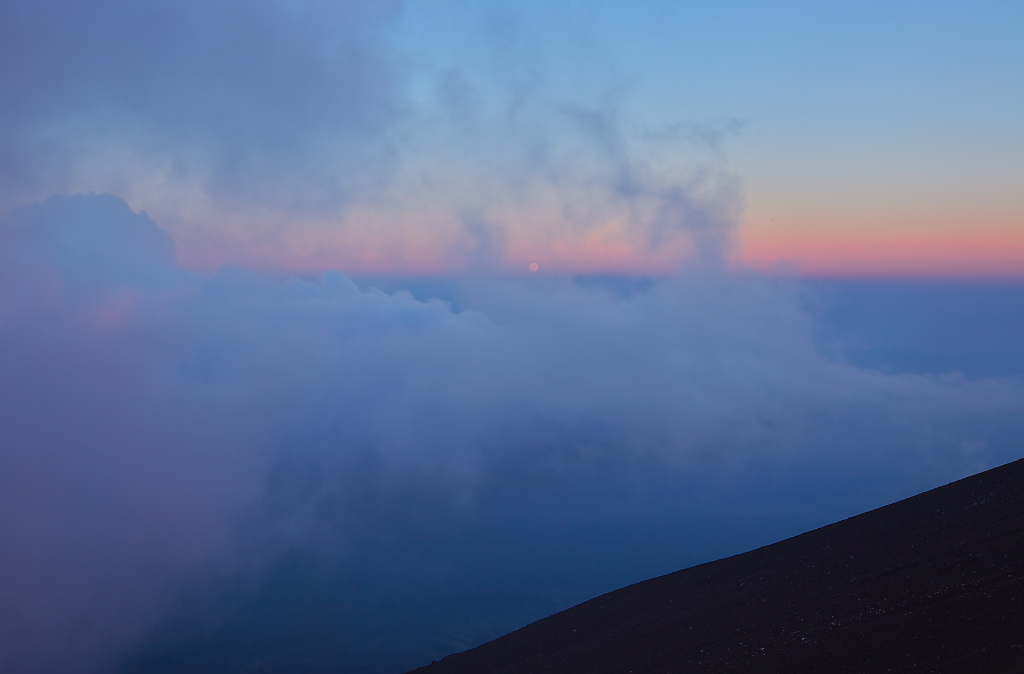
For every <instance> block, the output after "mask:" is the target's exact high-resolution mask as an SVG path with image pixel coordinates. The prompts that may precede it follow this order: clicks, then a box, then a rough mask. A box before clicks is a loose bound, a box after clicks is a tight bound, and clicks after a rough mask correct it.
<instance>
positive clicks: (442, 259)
mask: <svg viewBox="0 0 1024 674" xmlns="http://www.w3.org/2000/svg"><path fill="white" fill-rule="evenodd" d="M408 12H409V9H408V8H406V7H403V5H402V4H401V3H397V2H356V1H348V2H337V3H324V2H320V3H291V2H283V1H276V0H261V1H259V2H255V3H238V2H230V1H220V2H214V3H209V2H205V3H199V2H191V1H189V2H182V3H175V5H174V6H173V7H168V6H166V5H161V4H159V3H153V2H141V3H140V2H121V1H117V2H107V3H103V4H102V5H82V4H81V3H74V2H67V1H65V0H46V1H44V2H40V3H32V5H31V6H23V7H15V6H6V7H4V8H0V64H2V65H0V87H2V88H3V90H4V91H5V100H6V101H7V102H8V104H6V105H5V106H4V108H3V110H0V175H2V177H3V180H2V181H0V185H2V186H0V211H4V212H6V211H8V210H10V209H11V208H13V207H15V206H20V205H25V204H28V203H32V202H36V201H38V200H41V199H43V198H45V197H47V196H49V195H51V194H54V193H77V192H108V193H113V194H118V195H119V196H121V197H122V198H124V199H125V200H126V201H127V202H128V203H130V204H132V205H133V206H135V207H136V208H141V207H145V208H146V209H147V210H148V211H149V212H150V213H153V214H154V215H155V216H156V217H157V218H158V219H159V220H160V221H161V223H162V225H163V226H164V227H165V228H167V230H168V231H169V232H170V233H171V234H172V235H173V238H174V239H175V241H176V242H177V243H178V256H179V259H180V260H181V261H182V262H183V263H185V264H187V265H189V266H190V267H192V268H196V269H204V270H214V269H216V268H218V267H220V266H221V265H223V264H225V263H233V264H239V265H242V266H248V267H259V268H263V269H269V270H272V271H278V272H279V271H282V270H283V271H287V272H301V273H306V274H309V273H320V272H322V271H325V270H327V269H331V268H338V267H341V268H344V269H348V270H356V271H364V272H380V271H387V270H390V271H395V270H399V271H401V270H406V271H410V270H412V271H420V272H424V271H427V272H434V273H436V272H451V271H452V270H460V271H461V270H465V271H472V270H474V269H479V268H488V269H499V270H502V271H504V272H508V271H518V270H522V269H525V268H526V265H528V264H529V263H530V262H532V261H535V260H540V261H542V262H544V265H543V266H544V268H545V269H547V270H565V271H577V272H579V271H584V272H586V271H602V272H608V271H615V272H622V271H633V272H635V271H637V270H645V271H648V272H649V271H655V272H658V273H665V272H671V271H674V270H676V269H678V268H679V266H680V265H682V264H684V263H687V262H692V261H695V260H696V261H700V262H703V263H713V262H717V261H719V260H720V259H721V258H722V257H723V255H725V254H726V253H728V251H729V249H730V246H731V240H732V237H733V235H734V223H735V222H736V215H737V214H738V211H739V209H740V207H741V205H742V200H741V199H740V196H739V189H738V185H737V180H736V179H735V177H734V176H732V175H731V174H730V173H729V171H728V170H726V168H725V164H724V162H723V161H722V158H721V153H720V152H719V151H718V150H717V149H716V148H717V147H718V145H720V143H721V142H722V140H721V139H722V137H723V135H729V134H732V133H734V132H735V129H736V128H737V127H736V125H735V124H732V125H730V124H724V125H723V124H721V123H718V122H714V123H706V124H700V123H688V124H684V125H682V126H679V125H677V127H678V128H677V127H673V128H672V129H667V130H665V129H650V128H647V127H646V126H645V125H643V124H637V123H635V122H634V121H633V120H632V119H631V117H630V116H629V115H628V114H627V113H626V112H625V101H626V100H627V99H628V91H625V90H624V89H623V87H622V86H621V85H620V84H618V83H617V82H615V81H610V82H608V83H607V84H604V85H602V86H600V87H590V88H589V89H588V90H587V91H585V92H580V91H576V90H575V89H574V88H572V87H563V86H560V85H559V83H557V82H550V81H548V78H547V77H546V76H545V73H546V72H547V71H548V70H549V68H548V65H550V63H549V62H554V61H556V60H557V59H560V58H562V56H561V55H560V54H559V53H547V52H548V51H550V50H549V49H548V47H549V46H550V45H547V46H545V41H544V39H542V38H541V36H540V35H539V34H538V33H537V31H536V27H533V26H531V25H530V23H529V22H528V21H526V20H525V19H524V18H523V17H519V16H518V15H516V13H515V12H513V11H511V10H503V9H501V8H490V9H487V10H482V11H481V12H479V16H477V14H476V13H474V12H469V14H471V15H473V16H475V17H476V18H475V19H474V21H475V23H473V22H471V23H472V25H470V26H467V29H466V30H465V31H463V33H462V34H461V35H458V36H453V39H452V40H451V41H452V42H455V43H457V44H456V45H455V46H453V47H451V49H454V50H456V51H458V50H463V51H467V52H473V53H478V54H479V55H481V56H480V57H479V58H476V59H472V58H466V59H461V60H459V59H457V60H456V61H455V62H452V61H451V59H449V58H447V57H446V56H445V54H444V51H445V50H444V49H442V48H440V47H438V46H437V45H433V46H431V45H424V44H421V43H420V42H417V40H416V39H415V35H416V32H417V30H422V28H420V29H417V28H415V27H409V26H408V25H406V24H407V22H408V17H407V14H408ZM446 34H447V33H446ZM590 89H594V90H595V91H596V92H597V93H594V92H592V91H590ZM684 127H685V129H687V131H685V132H680V129H683V128H684ZM581 251H582V252H581Z"/></svg>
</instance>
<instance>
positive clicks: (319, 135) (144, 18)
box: [0, 0, 401, 209]
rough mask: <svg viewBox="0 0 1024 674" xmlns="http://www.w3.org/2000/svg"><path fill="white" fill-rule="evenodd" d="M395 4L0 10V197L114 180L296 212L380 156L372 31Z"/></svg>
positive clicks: (389, 117)
mask: <svg viewBox="0 0 1024 674" xmlns="http://www.w3.org/2000/svg"><path fill="white" fill-rule="evenodd" d="M397 9H398V4H397V3H394V2H374V3H368V2H333V3H288V2H274V1H269V0H260V1H258V2H245V3H242V2H213V3H210V2H191V1H189V2H181V3H174V4H173V5H166V4H163V3H155V2H118V1H115V2H104V3H79V2H66V1H64V0H47V1H44V2H39V3H31V4H30V5H17V4H10V3H8V4H5V5H4V7H3V8H2V9H0V45H2V46H0V64H2V65H0V86H2V88H3V90H4V92H5V105H4V106H3V110H2V111H0V123H2V127H3V130H2V131H0V148H2V158H3V162H2V165H3V167H4V172H5V178H6V180H5V182H6V183H7V184H8V188H7V189H8V191H9V193H8V194H7V195H6V196H7V198H8V199H10V198H14V197H13V195H12V194H10V191H15V192H16V193H17V192H26V191H27V193H28V194H29V195H36V196H37V198H38V195H40V193H42V194H46V193H47V192H53V191H59V190H61V189H68V188H71V189H76V188H77V189H81V188H82V187H83V186H84V187H106V188H107V189H116V188H117V186H118V183H119V182H120V183H121V184H122V185H123V186H124V187H127V188H129V190H130V191H133V192H137V191H139V190H142V191H145V190H146V189H159V188H160V186H163V188H165V189H171V190H172V191H173V190H175V189H178V190H181V189H182V188H183V187H189V186H191V184H198V185H199V187H200V188H201V191H204V192H206V193H208V194H209V196H212V197H214V198H217V199H227V200H232V199H237V198H241V199H244V200H247V201H251V200H253V199H257V200H260V201H266V202H270V203H275V204H281V203H287V202H288V201H289V200H295V202H296V203H294V204H291V205H292V206H293V207H297V208H301V209H308V208H311V207H312V208H315V207H316V206H318V205H319V204H322V203H335V202H337V201H339V200H344V199H345V198H346V196H347V195H349V194H350V193H351V192H352V191H353V190H356V189H359V188H360V186H362V185H364V184H365V183H366V182H367V181H372V180H374V179H375V177H376V173H377V172H378V171H379V170H380V169H382V168H384V167H385V166H386V163H387V156H388V153H389V151H390V148H389V145H388V142H387V140H386V138H385V136H384V133H385V132H386V131H387V130H388V128H389V127H390V125H391V124H392V123H393V121H394V119H395V117H396V116H397V115H398V114H399V105H398V100H397V98H396V87H397V86H398V84H399V80H400V71H401V68H400V67H399V64H398V63H397V61H396V60H395V59H394V58H393V55H392V53H391V51H389V50H388V49H387V48H386V47H385V46H384V45H383V40H382V36H381V31H382V29H383V27H384V26H386V25H387V22H388V21H389V20H390V19H391V18H392V17H393V16H394V14H395V13H396V11H397ZM90 180H92V181H94V182H100V183H104V184H102V185H98V186H97V185H95V184H94V185H83V184H82V183H83V182H89V181H90ZM139 183H142V184H139ZM300 187H301V189H300Z"/></svg>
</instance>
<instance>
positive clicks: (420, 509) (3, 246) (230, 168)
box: [0, 0, 1024, 674]
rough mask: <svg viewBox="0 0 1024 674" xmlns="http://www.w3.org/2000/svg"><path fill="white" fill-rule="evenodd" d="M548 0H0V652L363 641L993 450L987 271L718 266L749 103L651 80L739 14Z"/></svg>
mask: <svg viewBox="0 0 1024 674" xmlns="http://www.w3.org/2000/svg"><path fill="white" fill-rule="evenodd" d="M550 7H551V6H550V4H549V3H536V5H534V4H531V3H515V4H514V5H513V4H511V3H503V2H494V3H483V4H478V3H461V2H453V3H418V4H417V3H403V2H372V3H371V2H358V1H345V2H329V3H325V2H308V3H295V2H283V1H275V0H260V1H258V2H246V3H239V2H233V1H229V0H224V1H220V0H218V1H217V2H193V1H191V0H189V1H187V2H178V3H175V4H174V5H173V6H166V5H164V4H160V3H154V2H148V1H144V2H125V1H123V0H115V1H113V2H105V3H102V4H101V5H95V4H92V5H88V4H82V3H77V2H69V1H68V0H44V1H41V2H33V3H30V4H26V3H21V4H20V5H19V4H17V3H5V4H3V5H0V90H2V91H3V92H4V99H3V104H2V105H0V217H2V220H0V577H2V578H3V579H4V582H3V583H2V584H0V670H2V671H4V672H13V673H14V674H48V673H51V672H54V673H55V672H61V673H70V674H92V673H100V672H125V673H127V672H149V673H153V672H184V671H188V672H203V671H207V672H226V671H252V672H255V671H281V672H285V671H287V672H320V671H337V670H339V669H341V670H344V671H350V672H365V673H366V674H371V673H373V674H387V673H393V674H397V673H398V672H401V671H405V670H407V669H410V668H413V667H416V666H419V665H422V664H426V663H428V662H430V660H432V659H436V658H440V657H443V656H444V655H446V654H449V653H451V652H454V651H457V650H461V649H465V648H469V647H472V646H475V645H477V644H479V643H482V642H483V641H486V640H487V639H491V638H494V637H497V636H499V635H501V634H503V633H505V632H507V631H509V630H512V629H516V628H518V627H521V626H523V625H525V624H527V623H528V622H530V621H532V620H536V619H538V618H541V617H544V616H545V615H548V614H550V613H552V612H554V611H558V610H561V609H564V608H566V607H568V606H571V605H572V604H574V603H577V602H580V601H583V600H586V599H589V598H591V597H593V596H595V595H597V594H599V593H602V592H606V591H610V590H612V589H615V588H618V587H621V586H623V585H625V584H628V583H632V582H636V581H639V580H642V579H645V578H649V577H651V576H654V575H657V574H662V573H667V572H671V571H675V570H677V569H680V568H683V567H685V566H689V565H692V564H697V563H701V562H704V561H709V560H712V559H716V558H719V557H722V556H725V555H730V554H734V553H738V552H742V551H744V550H748V549H750V548H752V547H756V546H759V545H764V544H767V543H771V542H773V541H775V540H778V539H780V538H782V537H785V536H789V535H794V534H798V533H801V532H803V531H805V530H807V529H809V528H812V527H815V526H820V525H823V524H826V523H829V522H832V521H835V520H837V519H841V518H843V517H847V516H851V515H854V514H857V513H859V512H862V511H863V510H866V509H868V508H872V507H875V506H879V505H882V504H885V503H888V502H891V501H893V500H896V499H899V498H902V497H905V496H909V495H912V494H914V493H917V492H919V491H921V490H924V489H928V488H931V487H934V486H936V485H939V484H942V483H943V482H947V481H950V480H953V479H957V478H959V477H962V476H965V475H967V474H970V473H973V472H976V471H980V470H983V469H985V468H989V467H991V466H994V465H997V464H1000V463H1003V462H1005V461H1009V460H1011V459H1015V458H1018V457H1019V456H1020V455H1021V451H1022V446H1021V441H1020V438H1021V437H1024V435H1022V431H1024V414H1022V412H1024V388H1022V380H1021V377H1022V375H1024V365H1022V364H1024V351H1022V348H1021V347H1020V345H1019V343H1018V342H1019V341H1020V340H1019V333H1020V330H1021V328H1022V327H1024V326H1022V324H1021V318H1020V317H1021V316H1024V308H1022V307H1024V290H1022V286H1021V284H1020V283H1017V282H1006V283H1003V284H997V283H990V284H974V285H971V284H963V283H960V284H956V283H947V284H945V285H943V284H936V283H924V282H923V283H921V284H918V285H914V284H913V283H909V284H908V283H898V282H894V281H892V280H876V281H873V282H871V283H858V282H823V281H820V280H819V281H808V280H801V279H799V278H797V277H794V276H787V275H786V274H785V273H780V274H776V275H774V276H766V275H763V274H758V273H755V272H753V271H751V270H750V269H749V268H747V267H746V266H744V264H743V263H742V261H741V260H740V257H739V241H740V238H741V230H742V224H743V218H744V213H745V209H746V208H747V198H748V197H747V194H748V190H747V189H746V181H747V177H746V174H745V173H744V170H743V169H744V168H745V167H746V168H749V166H750V164H749V163H748V164H744V157H743V153H742V152H736V151H735V150H734V145H735V143H736V142H737V139H740V138H743V137H745V136H744V134H747V133H748V132H749V134H750V136H749V138H753V141H751V144H752V145H757V144H758V143H761V142H762V140H763V139H764V138H765V137H766V134H767V133H768V131H766V130H765V129H767V128H769V127H766V126H764V125H762V126H758V124H759V123H760V122H759V121H758V120H757V119H751V118H750V117H749V116H747V115H748V113H749V112H750V109H752V110H755V111H757V110H760V109H761V108H760V101H758V105H756V106H754V107H753V108H750V109H747V108H745V107H744V105H746V104H744V105H740V104H738V103H735V102H734V101H731V100H729V99H728V97H726V98H725V99H715V100H717V101H718V102H717V103H715V104H714V105H710V104H709V105H703V104H698V103H699V101H698V102H692V105H691V104H690V103H687V106H683V108H678V106H677V104H678V103H679V101H680V100H682V99H681V98H679V97H678V96H677V97H676V98H672V97H669V98H667V99H664V100H662V99H661V98H659V96H658V95H652V93H651V92H652V91H654V92H655V93H656V94H659V95H660V94H661V93H663V92H666V91H669V90H670V89H671V90H672V91H675V90H676V89H678V90H679V91H683V92H689V91H691V87H694V88H693V89H692V91H704V92H705V93H707V92H708V91H717V90H719V89H723V90H724V89H725V88H726V87H725V86H724V85H725V80H726V78H722V77H720V76H719V73H724V72H727V71H730V68H732V69H736V70H737V71H740V70H742V71H743V72H747V73H748V75H749V74H750V73H752V72H753V73H754V74H755V75H757V77H756V78H755V79H757V81H758V82H759V83H760V82H761V81H762V77H761V73H760V71H757V69H756V68H755V69H754V70H751V71H747V70H744V68H745V67H746V66H744V68H741V67H740V65H739V64H738V61H737V62H736V63H734V62H733V61H731V60H730V59H732V58H737V59H739V60H742V61H743V62H744V63H746V62H747V61H750V62H755V61H756V62H758V63H760V59H762V58H764V57H765V54H769V55H770V54H771V53H775V50H774V47H772V48H771V49H768V50H767V51H765V52H764V53H762V54H759V55H758V54H754V55H753V56H756V57H757V58H751V55H750V54H746V55H744V54H741V53H740V52H737V55H733V54H731V53H729V52H730V51H731V50H732V49H733V46H734V45H738V44H748V43H750V41H749V40H747V39H746V38H744V37H743V36H742V34H736V33H733V32H732V26H733V24H734V22H733V16H731V15H729V16H726V17H724V18H723V17H718V18H715V17H710V18H709V17H703V15H701V16H695V17H694V19H693V21H692V22H689V23H687V26H686V27H687V31H689V34H692V35H696V34H698V33H701V32H702V29H701V26H710V27H713V28H715V29H716V30H718V31H725V32H713V31H712V32H707V35H713V36H725V37H727V38H729V39H722V40H719V39H718V37H715V38H708V40H709V41H711V42H716V44H715V45H714V51H713V53H714V54H719V55H721V56H723V58H722V59H720V61H721V62H720V63H719V62H717V61H715V59H713V58H712V57H711V56H708V57H707V58H706V59H705V60H704V61H702V62H701V63H704V65H701V63H698V60H693V62H692V63H690V61H689V60H687V68H690V69H689V70H685V72H684V71H680V72H682V73H683V75H685V78H684V79H676V78H675V76H674V75H672V76H671V77H669V75H671V73H670V72H669V66H670V65H671V64H672V63H674V62H675V61H674V60H673V59H675V60H677V61H680V62H682V61H683V60H685V59H681V58H676V57H670V56H671V55H669V56H659V57H658V59H657V60H656V61H654V62H651V63H650V64H649V66H650V67H649V68H645V69H644V71H643V72H642V73H635V72H631V71H630V70H629V69H628V68H627V67H626V66H622V65H620V64H621V63H626V62H633V63H638V62H641V61H645V60H647V59H648V58H649V55H648V54H647V52H646V51H644V50H639V51H636V52H630V53H629V54H622V53H620V52H616V51H615V49H622V44H629V45H635V44H639V43H640V42H643V40H639V39H634V33H637V31H640V32H641V33H642V32H643V31H645V30H647V28H645V26H647V27H649V25H651V24H652V22H654V23H656V24H657V27H658V30H661V29H662V28H663V27H664V26H668V23H666V22H663V21H662V18H663V15H664V16H668V15H667V14H665V13H664V12H663V11H662V9H664V8H663V7H661V5H651V6H647V7H646V8H644V9H643V11H642V12H640V13H639V14H636V15H635V16H634V15H633V14H632V12H628V13H626V14H628V16H627V15H625V14H623V10H619V9H616V6H614V5H608V6H604V5H602V6H601V7H602V8H603V9H601V8H599V10H593V12H595V13H594V14H593V16H592V10H591V7H592V5H591V4H590V3H586V4H582V3H581V4H572V3H569V4H566V5H560V9H557V10H554V9H550ZM680 11H681V10H680ZM549 12H550V13H549ZM598 15H599V16H598ZM810 15H811V13H808V16H810ZM673 16H675V17H676V19H675V20H678V19H680V17H681V16H682V15H673ZM751 16H752V17H755V14H751ZM812 18H813V17H812ZM913 18H914V20H913V23H914V24H915V25H916V24H918V23H920V22H919V21H917V19H916V17H913ZM751 20H752V21H753V23H755V24H756V23H759V21H760V20H759V19H758V20H753V19H751ZM666 21H667V19H666ZM701 22H704V23H701ZM869 23H872V25H873V23H874V22H869ZM1004 23H1005V24H1006V25H1010V24H1012V23H1013V22H1011V21H1005V22H1004ZM794 25H796V24H794ZM829 25H831V24H829ZM836 25H841V26H842V27H843V30H845V29H846V27H847V26H848V25H849V23H848V22H838V23H837V24H836ZM723 26H724V27H725V28H723ZM620 27H621V28H622V31H621V33H620V32H619V28H620ZM612 28H614V30H612ZM789 29H790V27H788V26H787V30H789ZM803 29H806V26H805V27H804V28H803ZM957 29H958V30H959V25H958V26H957ZM664 30H666V31H668V32H669V33H671V36H670V37H671V42H672V43H673V44H675V43H676V42H678V39H677V36H676V34H675V33H672V31H671V30H669V28H664ZM672 30H674V29H672ZM758 30H761V27H760V26H758ZM794 30H795V29H794ZM602 31H603V32H602ZM630 31H633V32H630ZM766 32H770V31H766ZM810 32H811V33H813V34H814V35H815V36H816V38H815V39H818V38H817V36H818V35H819V33H818V32H816V31H810ZM613 33H614V34H613ZM650 33H651V35H654V34H655V33H658V31H655V30H653V29H651V30H650ZM637 34H639V33H637ZM658 34H659V35H660V34H661V33H658ZM666 34H667V33H666ZM601 35H603V36H604V38H603V39H602V38H601ZM737 35H739V37H737ZM662 37H664V35H663V36H662ZM851 39H852V38H851ZM900 39H901V40H902V37H901V38H900ZM717 42H721V44H717ZM797 42H799V41H796V42H794V44H796V43H797ZM822 42H823V43H824V42H827V40H823V41H822ZM868 42H870V41H865V43H868ZM614 44H618V45H619V47H616V48H613V47H612V46H609V45H614ZM652 44H653V43H652ZM687 44H690V43H689V42H688V43H687ZM693 44H694V45H697V46H695V47H694V49H697V48H698V47H699V46H700V45H699V43H698V42H694V43H693ZM765 44H767V43H765ZM800 44H803V43H800ZM871 44H875V43H874V42H871ZM900 44H903V42H902V41H901V42H900ZM907 44H909V43H907ZM1000 44H1001V43H1000ZM1015 44H1016V43H1015ZM941 45H942V49H944V50H945V49H948V41H941ZM647 46H649V45H645V48H646V47H647ZM763 46H764V44H762V47H763ZM769 46H771V45H769ZM651 49H652V51H651V53H655V52H658V50H657V49H655V48H654V47H651ZM700 49H709V50H710V47H709V46H708V45H704V46H703V47H700ZM658 53H660V52H658ZM666 53H668V52H666ZM672 53H676V54H677V56H678V55H679V54H683V53H684V52H672ZM708 53H709V54H711V53H712V51H709V52H708ZM787 53H788V52H787ZM879 53H880V54H882V53H883V52H879ZM619 56H622V58H621V59H620V58H619ZM625 56H629V57H630V58H625ZM724 57H728V58H724ZM787 58H788V57H787ZM879 58H881V57H879ZM915 58H918V55H917V52H915ZM630 59H633V60H632V61H630ZM691 60H692V59H691ZM844 62H845V61H844ZM1000 62H1014V61H1013V59H1009V58H1004V57H1001V61H1000ZM723 64H724V65H723ZM729 64H732V65H729ZM766 67H767V66H766ZM888 68H889V64H888V62H887V63H886V72H888ZM723 69H724V70H723ZM899 72H902V71H899ZM658 73H661V75H659V76H658V77H660V78H661V79H658V78H657V77H656V78H655V79H653V80H649V81H648V82H647V83H646V84H644V82H643V76H642V75H651V76H652V77H653V76H655V75H658ZM666 78H668V79H666ZM797 79H799V78H797ZM869 79H870V78H869ZM666 83H667V84H666ZM797 84H800V86H799V87H796V88H801V87H803V84H802V83H800V82H798V83H797ZM669 85H670V86H669ZM790 85H792V86H795V85H793V83H790ZM759 86H760V84H759V85H758V87H753V88H752V89H751V90H755V91H760V89H759ZM645 87H646V89H645ZM900 88H901V89H902V83H901V87H900ZM813 89H814V91H815V92H817V91H818V88H817V86H816V87H814V88H813ZM946 89H947V85H946V80H945V79H943V81H942V90H943V91H946ZM1003 89H1006V90H1012V89H1013V88H1012V87H1001V88H1000V91H1002V90H1003ZM644 91H646V92H647V93H646V94H643V92H644ZM641 94H643V95H641ZM692 98H694V101H697V97H696V95H694V96H693V97H692ZM823 98H827V97H823ZM965 98H969V97H965ZM723 100H725V101H727V102H728V104H726V103H722V101H723ZM736 100H739V99H736ZM800 100H803V99H800ZM837 100H841V99H837ZM971 100H979V101H980V100H983V99H981V98H972V99H971ZM645 106H647V107H645ZM839 107H843V106H839ZM883 107H885V106H883ZM889 107H892V106H889ZM933 107H934V108H935V109H936V110H939V109H942V110H944V109H945V108H944V107H943V106H938V105H936V106H933ZM989 107H990V108H991V109H993V110H995V109H999V110H1002V109H1004V108H1005V109H1007V110H1010V109H1011V108H1010V107H1006V106H1003V107H1000V106H996V105H992V106H989ZM681 109H684V111H683V112H681V111H680V110H681ZM858 110H859V108H858ZM751 114H753V113H751ZM801 114H803V111H802V110H801ZM857 114H860V113H859V112H858V113H857ZM862 116H863V117H865V118H869V117H871V115H862ZM1009 116H1012V115H1009ZM805 121H806V120H804V119H803V118H800V119H794V120H788V121H787V123H786V124H785V125H783V126H785V127H786V128H790V126H792V127H797V128H799V129H800V130H801V131H804V130H806V128H807V124H806V123H805ZM916 122H917V120H915V126H914V128H915V129H916V128H917V124H916ZM1013 122H1014V124H1015V123H1016V118H1014V119H1013ZM989 126H991V128H1001V127H998V125H988V124H987V123H986V124H979V125H978V127H979V128H981V127H985V128H989ZM840 128H842V129H843V130H844V133H845V129H846V127H845V126H840ZM1012 128H1014V129H1016V128H1017V127H1016V126H1012ZM812 131H813V129H812ZM805 136H806V137H805V138H801V139H800V140H799V142H793V143H792V144H791V146H787V147H785V148H784V149H785V152H779V153H778V155H779V156H778V157H773V158H772V164H771V166H772V175H775V173H774V168H775V162H776V161H777V162H778V166H779V167H780V170H781V171H782V172H781V173H780V175H789V174H786V173H785V170H789V169H787V168H786V167H787V164H786V162H787V161H788V160H787V157H789V156H790V153H791V151H792V152H794V153H796V154H794V156H799V152H797V151H798V150H800V148H803V150H804V151H807V148H808V147H811V146H813V147H815V148H817V145H816V144H817V143H818V142H819V139H818V136H816V135H815V134H814V133H807V134H805ZM851 137H853V136H851ZM1000 143H1001V145H1000V147H1004V146H1005V147H1012V144H1011V143H1003V142H1002V139H1001V140H1000ZM766 145H771V143H768V144H766ZM932 145H934V143H933V144H932ZM772 147H774V146H772ZM929 147H931V145H930V146H929ZM1010 154H1012V153H1010ZM1000 156H1001V155H1000ZM737 157H739V159H737ZM932 163H936V162H932ZM960 164H962V165H963V166H976V165H980V163H979V162H978V161H963V162H960ZM789 168H790V169H791V168H792V166H790V167H789ZM871 168H872V170H874V169H875V168H877V167H876V166H874V165H872V167H871ZM783 169H785V170H783ZM813 177H817V176H813ZM975 177H976V176H973V174H972V180H973V179H974V178H975ZM1004 182H1005V181H1004ZM1000 184H1001V183H1000ZM1007 184H1009V182H1008V183H1007ZM841 187H842V188H843V190H845V191H843V190H839V188H836V189H837V190H839V191H841V192H842V193H843V194H846V193H847V192H851V191H852V192H851V193H853V192H855V191H856V189H857V186H856V185H855V184H852V183H850V184H846V183H844V184H843V185H842V186H841ZM894 189H895V188H894ZM1013 194H1016V192H1013ZM816 196H817V195H816V194H813V193H811V192H808V194H807V196H806V198H807V199H811V198H812V197H816ZM811 200H813V199H811ZM1013 203H1016V202H1013ZM1008 212H1009V211H1008ZM780 220H781V216H780ZM972 222H973V221H972ZM826 224H827V223H826ZM528 270H530V271H528Z"/></svg>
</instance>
